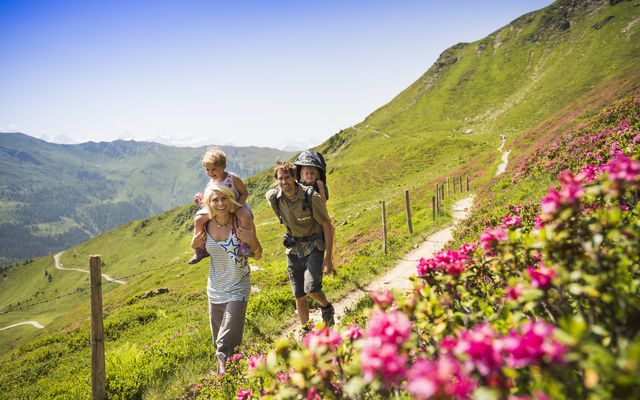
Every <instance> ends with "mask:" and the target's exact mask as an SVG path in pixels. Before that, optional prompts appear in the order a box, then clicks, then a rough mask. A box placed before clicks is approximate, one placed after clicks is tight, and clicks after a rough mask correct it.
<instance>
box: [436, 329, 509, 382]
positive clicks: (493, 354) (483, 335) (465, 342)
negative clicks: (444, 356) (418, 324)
mask: <svg viewBox="0 0 640 400" xmlns="http://www.w3.org/2000/svg"><path fill="white" fill-rule="evenodd" d="M447 347H448V348H450V349H451V350H450V351H451V352H452V353H453V354H454V355H455V356H457V357H458V358H461V359H463V360H464V365H465V370H466V371H467V372H470V371H472V370H474V369H475V370H477V371H478V373H480V374H481V375H483V376H489V375H492V374H496V373H499V371H500V367H501V365H502V354H501V343H500V341H499V340H498V335H497V333H496V332H495V331H494V330H493V328H492V327H491V325H489V324H488V323H483V324H480V325H477V326H475V327H474V328H472V329H470V330H465V331H462V332H460V333H459V334H458V335H457V338H455V339H453V340H452V339H449V340H448V342H447V343H446V347H442V345H441V346H440V349H441V350H445V349H446V348H447Z"/></svg>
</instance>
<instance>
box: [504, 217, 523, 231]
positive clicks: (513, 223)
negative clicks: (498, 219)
mask: <svg viewBox="0 0 640 400" xmlns="http://www.w3.org/2000/svg"><path fill="white" fill-rule="evenodd" d="M502 225H503V226H504V227H506V228H518V227H520V226H522V219H521V218H520V217H519V216H517V215H512V216H510V217H505V218H504V219H503V220H502Z"/></svg>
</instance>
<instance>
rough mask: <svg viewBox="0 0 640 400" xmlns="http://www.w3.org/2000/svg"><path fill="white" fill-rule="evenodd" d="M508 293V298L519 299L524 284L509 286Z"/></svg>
mask: <svg viewBox="0 0 640 400" xmlns="http://www.w3.org/2000/svg"><path fill="white" fill-rule="evenodd" d="M506 293H507V298H509V299H511V300H517V299H518V298H519V297H520V296H521V295H522V286H521V285H520V284H517V285H515V286H509V287H507V290H506Z"/></svg>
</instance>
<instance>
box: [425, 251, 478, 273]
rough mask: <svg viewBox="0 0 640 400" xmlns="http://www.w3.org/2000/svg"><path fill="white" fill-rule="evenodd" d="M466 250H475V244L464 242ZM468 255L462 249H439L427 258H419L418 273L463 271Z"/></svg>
mask: <svg viewBox="0 0 640 400" xmlns="http://www.w3.org/2000/svg"><path fill="white" fill-rule="evenodd" d="M465 247H466V249H467V250H471V249H473V250H475V245H469V244H465ZM468 260H469V255H468V254H467V253H466V252H464V251H454V250H441V251H439V252H437V253H436V254H434V256H433V257H432V258H430V259H428V260H425V259H424V258H421V259H420V263H419V264H418V275H420V276H424V275H427V274H428V273H431V272H443V271H444V272H447V273H449V274H452V275H457V274H459V273H460V272H462V271H464V269H465V268H466V264H467V262H468Z"/></svg>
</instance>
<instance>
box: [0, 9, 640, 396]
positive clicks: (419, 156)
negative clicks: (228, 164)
mask: <svg viewBox="0 0 640 400" xmlns="http://www.w3.org/2000/svg"><path fill="white" fill-rule="evenodd" d="M425 67H426V66H425ZM638 96H640V1H637V0H631V1H614V0H610V1H603V0H583V1H579V0H559V1H556V2H555V3H553V4H552V5H550V6H548V7H546V8H544V9H541V10H538V11H535V12H531V13H528V14H525V15H523V16H521V17H519V18H517V19H516V20H514V21H512V22H511V23H509V24H507V25H505V26H503V27H502V28H500V29H497V30H496V31H495V32H493V33H492V34H490V35H489V36H487V37H485V38H483V39H481V40H478V41H475V42H472V43H458V44H456V45H454V46H452V47H450V48H448V49H446V50H444V51H443V52H442V54H441V55H440V57H439V59H438V60H437V61H436V62H435V63H434V64H433V65H432V66H431V67H429V68H428V70H427V71H426V72H425V73H424V75H422V76H421V77H420V78H419V79H418V80H417V81H416V82H415V83H413V84H412V85H411V86H409V87H408V88H406V89H405V90H404V91H403V92H401V93H400V94H398V95H397V96H396V97H395V98H394V99H393V100H391V101H390V102H389V103H388V104H385V105H383V106H381V107H380V108H379V109H377V110H375V111H374V112H372V113H371V114H370V115H369V116H367V117H366V119H365V120H363V121H362V122H361V123H359V124H357V125H355V126H353V127H349V128H345V129H343V130H341V131H340V132H339V133H337V134H335V135H333V136H332V137H331V138H330V139H329V140H327V141H326V142H325V143H323V144H321V145H320V146H318V147H317V148H316V150H318V151H320V152H321V153H322V154H324V156H325V158H326V161H327V165H328V169H327V180H328V187H329V188H330V190H331V198H330V200H329V202H328V209H329V212H330V213H331V215H332V217H333V218H334V220H335V221H334V222H335V227H336V249H337V254H336V255H335V256H336V265H337V274H335V275H332V276H326V277H325V278H324V286H323V290H324V291H325V292H326V293H327V296H328V297H329V298H330V299H333V301H339V299H341V298H344V297H345V296H347V295H348V294H349V293H352V292H355V291H358V290H359V289H360V288H361V287H363V286H364V285H365V284H367V283H368V282H372V281H375V280H377V279H380V276H381V275H382V273H383V272H385V271H387V270H389V269H390V268H391V267H392V266H393V265H394V264H395V263H396V262H397V261H398V260H399V259H401V258H403V257H404V256H405V254H406V253H407V252H408V251H409V250H411V249H412V248H414V247H415V246H417V245H418V244H420V243H422V242H423V241H424V240H425V238H427V237H428V236H429V235H430V234H432V233H434V232H436V231H438V230H440V229H442V228H444V227H448V226H449V225H450V224H451V223H452V214H453V204H454V202H455V201H456V200H459V199H462V198H464V197H466V196H468V195H469V193H468V192H467V190H466V188H465V191H463V192H461V191H460V190H458V191H453V190H450V191H449V192H447V196H446V198H445V199H444V200H443V204H442V206H443V208H444V212H441V213H440V214H439V215H438V216H437V217H436V218H433V217H432V215H433V214H432V211H433V210H432V196H433V195H434V190H435V187H436V185H442V184H443V183H445V182H451V180H450V179H451V178H454V177H455V178H457V179H459V178H460V177H465V178H466V177H468V179H469V186H470V190H471V191H472V192H473V194H474V195H475V198H474V200H473V203H474V205H473V208H472V209H471V214H470V216H469V217H468V218H466V219H465V220H464V221H463V222H462V223H461V224H459V225H458V226H457V227H456V228H455V234H454V240H453V241H452V242H450V243H449V244H448V246H447V248H446V249H443V250H442V251H439V252H437V253H436V254H435V256H434V257H433V258H430V259H421V260H420V261H416V263H415V264H416V269H415V278H413V285H414V290H412V291H410V292H407V293H405V292H401V291H395V292H393V293H384V294H375V293H374V294H372V295H371V296H365V298H364V299H363V300H362V301H361V302H360V303H359V304H358V305H357V306H356V307H354V308H353V309H350V310H348V312H347V315H345V316H344V317H343V318H342V321H341V322H340V324H339V326H335V327H324V326H322V324H321V325H319V327H318V329H317V330H314V331H312V332H310V333H309V334H308V335H307V336H305V337H304V339H303V340H297V339H296V338H294V337H291V336H290V337H286V338H283V335H282V334H283V332H285V331H286V329H287V328H290V327H291V326H296V325H297V324H298V322H297V318H295V301H294V298H293V296H292V295H291V289H290V286H289V281H288V276H287V273H286V266H285V257H284V247H283V246H282V234H283V233H284V231H285V228H284V227H283V226H282V225H280V223H279V221H278V220H277V219H276V217H275V215H274V213H273V211H272V210H271V208H270V207H269V204H268V202H267V201H266V200H265V193H266V191H267V190H268V189H269V188H270V187H273V184H274V179H273V174H272V171H271V170H267V171H264V172H262V173H259V174H257V175H254V176H252V177H251V178H249V179H246V180H245V182H246V184H247V188H248V190H249V193H250V196H249V199H248V203H249V204H250V205H251V207H252V210H253V212H254V215H255V224H256V227H257V233H258V237H259V238H260V241H261V242H262V246H263V248H264V254H263V257H262V258H261V259H260V260H259V261H253V260H251V263H252V272H251V287H252V293H251V298H250V300H249V303H248V310H247V322H246V327H245V334H244V340H243V346H242V349H241V352H240V353H239V354H238V355H237V356H236V357H234V358H233V359H232V360H229V366H228V368H227V373H225V374H224V375H220V376H217V375H215V374H211V373H210V371H211V369H212V368H213V366H214V365H215V362H216V360H215V355H214V349H213V346H212V344H211V333H210V330H209V321H208V311H207V295H206V290H205V285H206V282H207V273H208V261H202V262H201V263H199V264H196V265H188V264H187V260H188V259H189V257H190V256H191V254H192V249H191V248H190V240H191V235H192V230H193V217H194V214H195V212H196V210H197V207H196V206H195V205H184V206H181V207H178V208H174V209H171V210H169V211H166V212H163V213H160V214H157V215H155V216H152V217H149V218H146V219H141V220H136V221H133V222H129V223H126V224H124V225H120V226H118V227H116V228H114V229H112V230H110V231H108V232H105V233H102V234H100V235H98V236H95V237H93V238H91V239H90V240H88V241H86V242H84V243H81V244H79V245H77V246H75V247H72V248H68V249H66V250H64V251H63V252H61V253H59V255H56V257H54V256H52V255H49V256H44V257H38V258H34V259H32V260H26V261H20V262H15V263H13V264H11V265H6V266H4V267H2V271H1V274H2V280H1V281H0V329H2V328H3V327H7V326H10V325H13V324H16V323H20V322H24V321H37V322H38V323H40V324H42V325H43V326H44V328H42V329H36V328H35V327H34V326H32V325H21V326H17V327H14V328H11V329H4V330H0V349H1V351H0V398H1V399H5V398H6V399H34V398H38V399H40V398H42V399H49V398H51V399H54V398H55V399H79V398H80V399H81V398H90V397H91V345H90V337H91V333H90V321H89V317H90V307H89V304H90V295H89V294H90V293H89V274H87V273H82V272H78V271H70V270H64V269H58V268H56V266H55V263H56V261H55V259H54V258H58V259H59V263H60V266H61V267H62V268H69V269H71V268H77V269H83V270H88V264H89V261H88V260H89V256H90V255H95V254H99V255H100V256H101V259H102V261H103V266H102V272H103V273H104V274H108V275H109V276H110V277H111V278H113V280H104V279H103V281H102V296H103V298H102V301H103V315H104V330H105V352H106V392H107V397H108V398H114V399H115V398H118V399H140V398H145V399H175V398H180V399H208V398H213V399H234V398H238V399H250V398H269V399H387V398H398V399H409V398H416V399H450V398H461V399H464V398H472V399H504V400H506V399H539V400H540V399H550V398H553V399H577V398H581V399H626V398H629V399H631V398H640V333H639V332H640V258H639V256H638V254H640V251H638V247H639V246H640V224H639V216H640V195H639V193H640V148H639V146H640V100H639V99H638ZM503 135H504V138H505V140H504V144H503V146H504V149H506V150H509V151H510V153H509V163H508V167H507V170H506V172H505V173H503V174H500V175H499V176H495V173H496V170H497V169H498V165H499V164H500V161H501V160H500V156H501V152H500V150H499V146H500V145H501V137H502V136H503ZM194 169H195V168H194ZM447 187H449V186H447ZM405 191H408V193H409V196H410V199H411V209H410V211H411V216H412V221H413V226H412V228H413V229H412V232H411V233H410V232H409V231H408V229H407V215H406V210H405V204H406V203H405ZM382 201H384V202H385V206H386V223H387V226H386V233H387V242H386V245H387V246H386V247H387V253H386V254H385V253H384V251H383V241H382V237H383V228H382V226H381V202H382Z"/></svg>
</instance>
